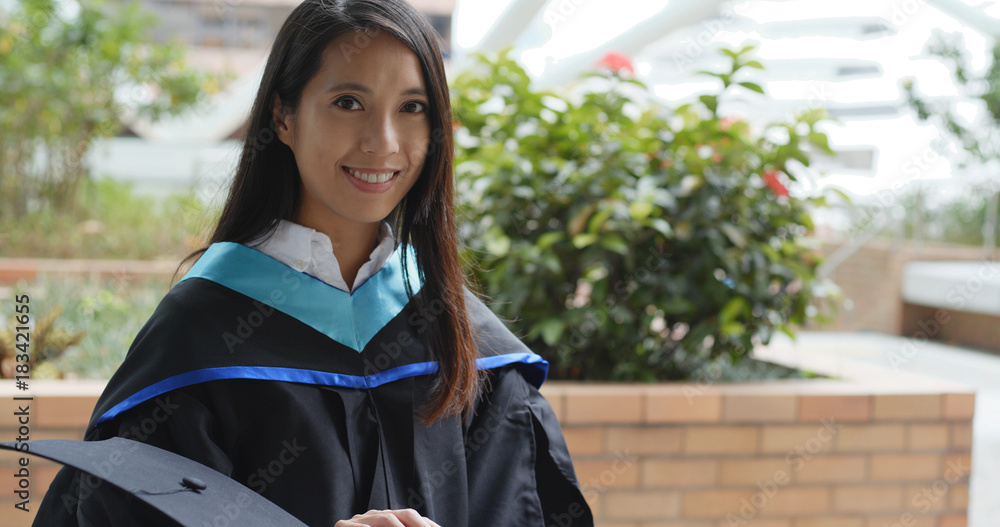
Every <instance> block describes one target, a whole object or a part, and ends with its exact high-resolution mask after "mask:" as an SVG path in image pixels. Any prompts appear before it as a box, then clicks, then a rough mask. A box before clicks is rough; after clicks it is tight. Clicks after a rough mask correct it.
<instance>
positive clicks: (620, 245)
mask: <svg viewBox="0 0 1000 527" xmlns="http://www.w3.org/2000/svg"><path fill="white" fill-rule="evenodd" d="M601 247H604V248H605V249H607V250H609V251H613V252H616V253H618V254H621V255H623V256H624V255H627V254H628V244H627V243H625V240H623V239H622V237H621V236H617V235H614V234H611V235H605V236H602V237H601Z"/></svg>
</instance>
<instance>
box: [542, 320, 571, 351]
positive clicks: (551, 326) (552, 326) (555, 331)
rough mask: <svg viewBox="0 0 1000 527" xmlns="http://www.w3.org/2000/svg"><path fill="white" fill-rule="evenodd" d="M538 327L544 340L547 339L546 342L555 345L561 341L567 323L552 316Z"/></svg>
mask: <svg viewBox="0 0 1000 527" xmlns="http://www.w3.org/2000/svg"><path fill="white" fill-rule="evenodd" d="M537 327H538V330H539V331H540V332H541V333H542V340H543V341H545V344H547V345H549V346H554V345H556V344H557V343H558V342H559V337H562V334H563V331H564V330H565V329H566V323H565V322H563V321H562V320H560V319H558V318H550V319H546V320H543V321H542V322H541V323H539V324H538V326H537Z"/></svg>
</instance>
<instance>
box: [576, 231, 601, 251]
mask: <svg viewBox="0 0 1000 527" xmlns="http://www.w3.org/2000/svg"><path fill="white" fill-rule="evenodd" d="M596 241H597V235H596V234H594V233H591V232H583V233H580V234H577V235H576V236H573V247H576V248H577V249H583V248H584V247H587V246H588V245H591V244H593V243H594V242H596Z"/></svg>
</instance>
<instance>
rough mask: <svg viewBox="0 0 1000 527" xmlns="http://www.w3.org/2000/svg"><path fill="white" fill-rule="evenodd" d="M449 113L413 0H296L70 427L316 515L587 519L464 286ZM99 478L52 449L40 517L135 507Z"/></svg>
mask: <svg viewBox="0 0 1000 527" xmlns="http://www.w3.org/2000/svg"><path fill="white" fill-rule="evenodd" d="M451 129H452V127H451V114H450V102H449V96H448V89H447V84H446V79H445V73H444V69H443V65H442V61H441V52H440V48H439V46H438V43H437V40H436V34H435V33H434V30H433V29H432V28H431V27H430V25H429V24H428V23H427V21H426V20H425V19H424V18H423V17H422V16H421V15H420V14H419V13H418V12H416V11H415V10H414V9H413V8H412V7H411V6H410V5H409V4H407V3H406V2H405V1H403V0H356V1H350V0H306V1H305V2H304V3H302V4H300V5H299V6H298V7H296V9H295V10H294V11H293V12H292V14H291V15H290V16H289V18H288V20H286V21H285V23H284V25H283V27H282V28H281V30H280V32H279V34H278V36H277V38H276V40H275V43H274V46H273V49H272V51H271V54H270V56H269V58H268V63H267V67H266V69H265V71H264V75H263V79H262V81H261V86H260V90H259V92H258V94H257V98H256V100H255V101H254V105H253V108H252V110H251V115H250V118H249V125H248V129H247V136H246V140H245V142H244V145H243V152H242V157H241V159H240V163H239V167H238V169H237V173H236V177H235V179H234V182H233V185H232V188H231V191H230V194H229V198H228V201H227V202H226V205H225V207H224V209H223V212H222V215H221V218H220V220H219V223H218V225H217V227H216V229H215V232H214V234H213V235H212V237H211V244H210V246H209V247H207V248H206V249H203V250H202V251H199V252H197V253H195V254H193V255H192V257H194V256H197V255H199V254H200V257H199V258H198V260H197V262H196V263H195V265H194V266H193V267H192V268H191V269H190V271H189V272H188V273H187V274H186V275H185V276H184V278H183V279H182V280H181V281H180V282H179V283H178V284H177V285H176V286H174V288H173V289H172V290H171V291H170V292H169V293H168V294H167V295H166V297H165V298H164V299H163V301H162V302H161V304H160V305H159V306H158V308H157V310H156V312H155V313H154V314H153V316H152V317H151V319H150V320H149V321H148V322H147V324H146V325H145V326H144V327H143V328H142V330H141V331H140V333H139V335H138V336H137V337H136V339H135V342H134V343H133V345H132V348H131V349H130V350H129V353H128V356H127V357H126V360H125V362H124V363H123V364H122V366H121V368H120V369H119V370H118V372H117V373H116V374H115V376H114V377H113V378H112V379H111V381H110V382H109V384H108V387H107V388H106V390H105V392H104V394H103V395H102V397H101V399H100V400H99V401H98V404H97V408H96V409H95V411H94V414H93V417H92V420H91V424H90V426H89V427H88V430H87V434H86V439H88V440H98V439H104V438H107V437H112V436H123V437H129V438H132V439H137V440H140V441H143V442H147V443H150V444H153V445H156V446H159V447H161V448H164V449H167V450H171V451H173V452H177V453H179V454H181V455H184V456H186V457H189V458H191V459H194V460H195V461H198V462H200V463H203V464H205V465H207V466H209V467H212V468H214V469H216V470H218V471H220V472H222V473H224V474H226V475H228V476H230V477H232V478H233V479H235V480H237V481H239V482H241V483H243V484H245V485H246V486H248V487H249V488H251V489H253V490H255V491H257V492H258V493H260V494H261V495H263V496H264V497H266V498H268V499H269V500H271V501H273V502H275V503H276V504H278V505H279V506H281V507H282V508H284V509H285V510H287V511H289V512H290V513H292V514H293V515H294V516H296V517H298V518H299V519H301V520H302V521H303V522H305V523H307V524H309V525H324V526H327V525H336V527H348V526H358V525H397V526H398V525H404V526H408V527H409V526H424V527H426V526H437V525H440V526H444V527H457V526H466V525H469V526H483V525H489V526H502V525H510V526H515V525H516V526H526V525H537V526H543V525H550V524H555V525H593V519H592V516H591V513H590V510H589V508H588V507H587V504H586V502H585V501H584V499H583V496H582V494H581V492H580V489H579V486H578V484H577V481H576V477H575V475H574V472H573V467H572V462H571V461H570V458H569V455H568V453H567V450H566V445H565V442H564V440H563V437H562V434H561V432H560V430H559V425H558V423H557V422H556V419H555V417H554V415H553V413H552V410H551V407H550V406H549V405H548V403H547V402H546V401H545V399H544V398H542V397H541V395H540V394H539V393H538V390H537V387H538V386H539V385H540V384H541V383H542V382H543V380H544V378H545V373H546V367H547V365H546V364H545V362H544V361H543V360H541V358H540V357H538V356H537V355H535V354H533V353H531V352H530V351H529V350H527V349H526V348H525V347H524V345H523V344H522V343H521V342H520V341H518V340H517V339H516V338H515V337H514V336H513V335H512V334H511V333H510V332H509V331H508V330H507V329H506V328H505V327H504V326H503V324H501V323H500V321H499V320H498V319H497V318H496V317H495V316H493V314H492V313H491V312H490V311H489V310H488V309H487V308H486V307H485V306H484V305H483V304H482V303H481V302H480V301H479V300H478V299H477V298H476V297H475V296H474V295H472V294H471V293H469V292H468V290H467V289H466V288H465V285H464V278H463V274H462V270H461V268H460V264H459V260H458V241H457V239H456V233H455V217H454V212H453V208H452V195H453V186H452V164H451V162H452V151H453V150H452V149H453V146H452V137H451ZM107 487H110V486H109V485H106V486H104V488H101V487H100V486H95V485H94V484H91V483H89V480H87V479H86V478H81V477H80V476H79V475H78V474H77V473H75V472H74V471H73V470H71V469H64V470H63V471H61V472H60V473H59V475H58V476H57V478H56V480H55V481H54V482H53V484H52V486H51V487H50V490H49V493H48V494H47V495H46V498H45V500H44V502H43V504H42V507H41V510H40V512H39V514H38V517H37V519H36V525H46V526H51V525H88V524H93V525H101V526H115V525H151V524H152V520H151V519H150V518H149V517H147V516H145V512H144V511H143V510H140V509H138V508H136V507H129V506H128V502H127V501H126V500H127V498H126V497H124V496H123V495H121V494H120V493H118V492H117V491H115V490H114V489H110V488H107ZM237 524H238V522H237Z"/></svg>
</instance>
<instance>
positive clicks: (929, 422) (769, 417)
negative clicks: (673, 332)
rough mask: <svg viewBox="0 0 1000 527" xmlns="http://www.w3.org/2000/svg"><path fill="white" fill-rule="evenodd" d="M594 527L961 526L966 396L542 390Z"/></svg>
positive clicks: (823, 387)
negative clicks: (562, 436)
mask: <svg viewBox="0 0 1000 527" xmlns="http://www.w3.org/2000/svg"><path fill="white" fill-rule="evenodd" d="M543 392H544V393H545V395H546V397H548V398H549V400H550V401H551V402H552V403H553V406H555V407H556V408H557V412H558V413H559V417H560V420H561V422H562V423H563V427H564V428H563V429H564V433H565V435H566V440H567V442H568V443H569V447H570V451H571V453H572V455H573V459H574V462H575V464H576V469H577V474H578V477H579V479H580V482H581V485H582V486H583V487H584V490H585V494H586V496H587V499H588V501H589V502H590V504H591V507H592V508H593V510H594V511H595V513H596V514H597V517H598V518H599V521H598V524H599V525H602V526H604V527H626V526H628V527H640V526H641V527H654V526H655V527H661V526H662V527H668V526H670V527H717V526H730V525H733V526H737V525H748V526H759V527H765V526H766V527H885V526H892V527H900V526H906V527H959V526H965V525H966V509H967V506H968V481H969V479H968V478H969V467H970V461H971V460H970V451H971V444H972V415H973V405H974V395H973V394H972V393H963V392H961V391H956V393H937V392H935V391H933V390H929V391H927V392H926V393H920V391H919V388H918V389H917V390H912V389H910V390H901V391H895V390H880V389H878V390H872V388H871V387H870V386H867V387H866V386H865V385H863V384H856V383H850V382H845V381H836V380H810V381H782V382H771V383H768V384H760V385H750V384H747V385H717V386H698V385H673V386H670V385H665V386H664V385H660V386H635V385H628V386H615V385H589V386H588V385H580V384H560V383H550V384H548V385H547V386H546V389H545V390H543Z"/></svg>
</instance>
